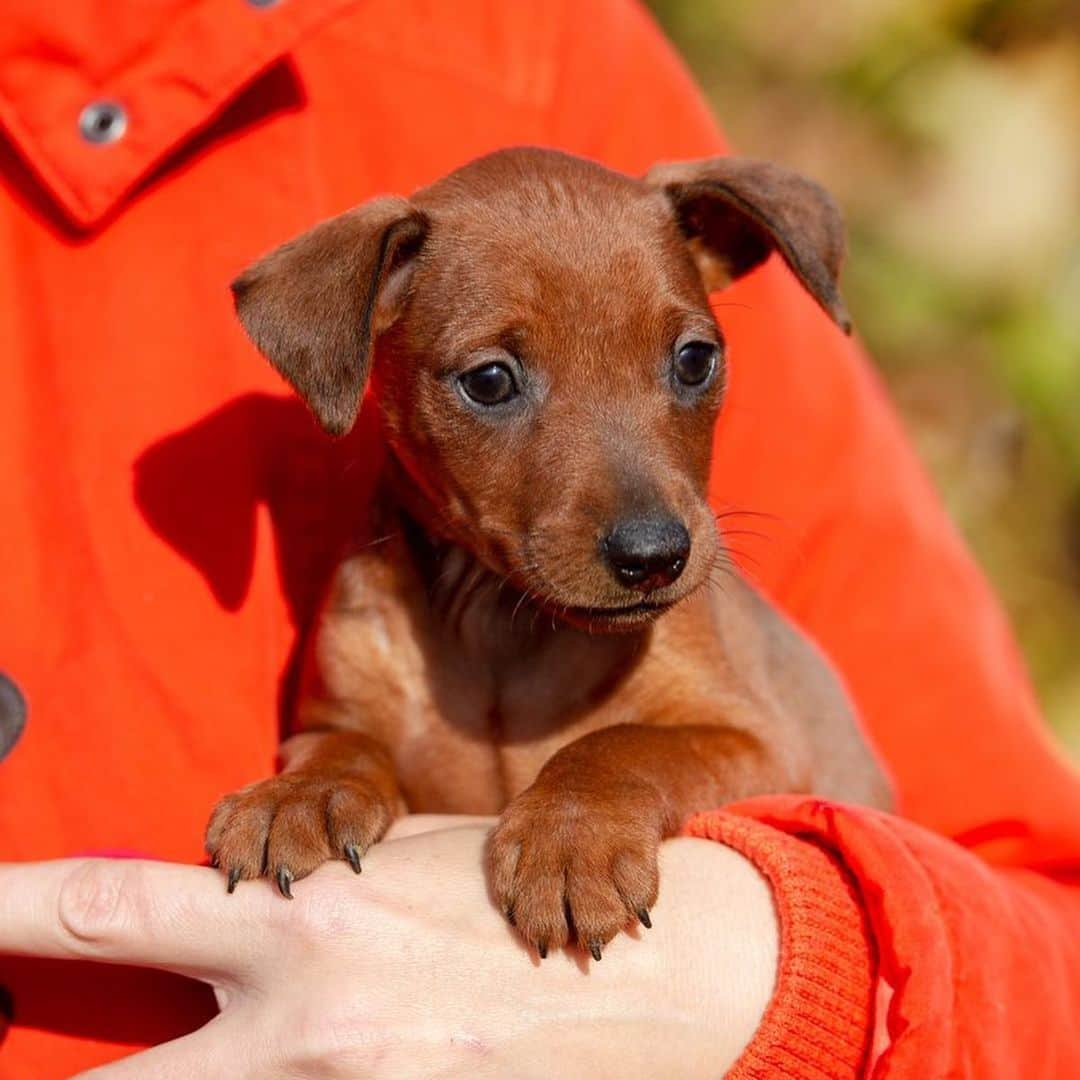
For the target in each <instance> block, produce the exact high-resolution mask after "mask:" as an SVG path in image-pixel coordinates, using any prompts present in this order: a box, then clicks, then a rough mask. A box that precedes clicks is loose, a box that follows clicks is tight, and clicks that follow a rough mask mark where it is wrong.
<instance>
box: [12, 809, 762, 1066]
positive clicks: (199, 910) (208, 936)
mask: <svg viewBox="0 0 1080 1080" xmlns="http://www.w3.org/2000/svg"><path fill="white" fill-rule="evenodd" d="M491 824H492V821H491V819H483V818H452V817H436V816H430V815H429V816H421V815H415V816H413V817H408V818H404V819H402V820H401V821H399V822H397V823H396V824H395V826H394V827H393V828H392V829H391V831H390V833H389V836H388V839H387V840H386V841H384V842H383V843H381V844H378V845H376V846H375V847H374V848H372V850H371V852H370V853H369V855H368V857H367V859H366V861H365V864H364V873H363V875H362V877H361V878H359V879H357V878H356V877H355V876H354V875H353V874H352V873H351V872H350V871H349V869H348V867H346V866H345V865H344V864H343V863H340V862H338V863H327V864H326V865H324V866H323V867H321V868H320V869H319V870H318V871H316V872H315V873H314V874H313V875H312V877H311V878H310V879H309V880H308V881H307V882H306V883H305V884H306V888H305V889H303V890H302V891H298V893H297V896H296V899H295V900H294V901H293V902H292V903H283V902H282V900H281V898H280V897H279V896H278V895H277V894H276V893H275V892H274V891H273V889H272V887H271V886H270V884H269V883H268V882H260V883H257V884H255V885H251V886H248V887H247V888H245V889H243V890H240V891H238V893H237V894H236V895H235V896H231V897H230V896H227V895H226V893H225V890H224V888H223V886H222V881H221V876H220V874H218V873H217V872H215V871H213V870H210V869H206V868H203V867H191V866H181V865H176V864H169V863H154V862H145V861H136V860H103V859H74V860H62V861H56V862H44V863H26V864H7V865H2V866H0V952H6V953H14V954H20V955H30V956H41V957H59V958H87V959H94V960H99V961H108V962H115V963H126V964H137V965H141V966H149V967H156V968H161V969H163V970H167V971H174V972H178V973H180V974H183V975H188V976H190V977H193V978H196V979H200V980H202V981H204V982H206V983H208V984H209V985H210V986H211V987H213V990H214V993H215V995H216V997H217V1000H218V1003H219V1005H220V1006H221V1012H220V1014H219V1015H218V1016H217V1017H216V1018H215V1019H214V1020H212V1021H211V1022H210V1023H209V1024H207V1025H206V1026H205V1027H203V1028H201V1029H200V1030H199V1031H196V1032H194V1033H192V1034H190V1035H188V1036H185V1037H184V1038H181V1039H178V1040H176V1041H174V1042H171V1043H167V1044H164V1045H162V1046H158V1047H155V1048H153V1049H151V1050H147V1051H144V1052H142V1053H140V1054H136V1055H134V1056H132V1057H129V1058H126V1059H124V1060H122V1061H119V1062H116V1063H114V1064H111V1065H108V1066H105V1067H102V1068H99V1069H95V1070H93V1071H91V1072H89V1073H84V1074H83V1076H84V1078H86V1077H93V1078H95V1080H127V1078H129V1077H130V1078H135V1077H139V1078H150V1080H173V1078H176V1080H180V1078H182V1077H183V1078H187V1077H191V1076H200V1077H202V1078H204V1080H215V1078H217V1077H221V1078H223V1080H224V1078H226V1077H227V1078H229V1080H245V1078H248V1077H250V1078H255V1077H258V1078H267V1080H274V1078H282V1080H284V1078H286V1077H288V1078H296V1077H348V1078H352V1077H365V1078H366V1077H375V1078H377V1077H388V1078H389V1077H393V1078H394V1080H401V1078H410V1077H425V1078H427V1077H459V1076H460V1077H466V1076H467V1077H500V1078H502V1077H515V1078H517V1077H522V1078H528V1077H537V1078H539V1077H548V1076H550V1075H552V1071H551V1070H552V1064H553V1062H554V1061H557V1062H558V1068H559V1076H560V1077H565V1078H570V1080H572V1078H575V1077H583V1078H584V1077H588V1078H590V1080H592V1078H595V1077H596V1076H614V1075H618V1076H622V1077H652V1076H665V1077H676V1078H678V1077H687V1078H690V1077H715V1076H719V1075H722V1074H723V1073H724V1072H725V1071H726V1070H727V1069H728V1068H729V1067H730V1066H731V1065H732V1064H733V1063H734V1061H735V1060H736V1058H737V1057H738V1056H739V1054H740V1053H741V1052H742V1050H743V1049H744V1048H745V1047H746V1045H747V1043H748V1042H749V1041H750V1038H751V1037H752V1035H753V1033H754V1031H755V1030H756V1028H757V1026H758V1024H759V1023H760V1021H761V1017H762V1015H763V1014H764V1011H765V1008H766V1005H767V1004H768V1001H769V999H770V997H771V995H772V992H773V987H774V983H775V977H776V967H777V957H778V936H779V934H778V926H777V921H776V915H775V911H774V907H773V902H772V896H771V893H770V891H769V887H768V885H767V884H766V882H765V881H764V879H763V878H762V877H761V875H760V874H759V873H758V871H757V870H756V869H755V868H754V867H753V866H752V864H751V863H749V862H748V861H747V860H746V859H744V858H743V857H742V856H741V855H739V854H737V853H736V852H734V851H733V850H731V849H730V848H727V847H724V846H723V845H721V844H715V843H711V842H708V841H704V840H694V839H689V838H679V839H674V840H669V841H667V842H666V843H665V844H664V845H663V846H662V847H661V852H660V863H661V879H662V881H663V887H662V889H661V893H660V898H659V901H658V902H657V904H656V907H655V908H654V910H653V920H652V921H653V929H652V930H648V931H646V930H644V929H639V931H638V932H635V933H631V934H628V935H621V936H620V937H618V938H616V939H615V940H614V941H612V943H611V945H610V947H609V949H608V950H607V951H605V953H604V959H603V963H600V964H596V963H586V962H584V961H583V960H582V958H581V955H580V953H579V952H578V951H576V950H565V951H560V952H555V953H553V954H551V955H550V956H549V957H548V959H547V960H545V961H544V962H543V963H539V962H538V961H537V960H536V958H535V956H534V955H532V954H530V953H529V952H528V951H527V950H526V949H525V948H524V947H523V946H522V944H521V943H520V941H519V939H517V938H516V937H515V936H514V934H513V933H512V932H511V930H510V929H509V928H508V927H507V925H506V923H505V922H504V921H503V919H502V917H501V915H500V913H499V912H498V911H496V909H495V908H494V907H493V906H492V904H491V903H490V900H489V898H488V896H487V893H486V886H485V883H484V876H483V874H482V873H481V872H480V867H481V865H482V859H483V846H484V841H485V838H486V836H487V832H488V830H489V828H490V826H491Z"/></svg>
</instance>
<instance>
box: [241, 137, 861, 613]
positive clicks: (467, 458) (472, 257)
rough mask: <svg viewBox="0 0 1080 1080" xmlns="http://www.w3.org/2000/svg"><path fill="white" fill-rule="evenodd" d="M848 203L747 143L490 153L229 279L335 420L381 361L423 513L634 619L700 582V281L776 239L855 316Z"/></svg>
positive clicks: (707, 404) (561, 593) (561, 609)
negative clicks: (715, 152) (749, 155)
mask: <svg viewBox="0 0 1080 1080" xmlns="http://www.w3.org/2000/svg"><path fill="white" fill-rule="evenodd" d="M842 249H843V232H842V227H841V222H840V217H839V214H838V212H837V210H836V207H835V206H834V204H833V202H832V200H831V199H830V198H829V197H828V195H827V194H826V193H825V192H824V191H822V189H821V188H819V187H818V186H817V185H815V184H813V183H811V182H810V181H808V180H805V179H803V178H801V177H799V176H796V175H794V174H792V173H790V172H787V171H785V170H783V169H780V168H778V167H776V166H773V165H768V164H765V163H761V162H755V161H748V160H743V159H737V158H715V159H711V160H707V161H697V162H687V163H680V164H672V165H661V166H658V167H656V168H654V169H653V170H652V171H651V172H650V173H649V174H648V175H647V176H646V177H645V178H644V179H633V178H630V177H627V176H623V175H620V174H618V173H614V172H611V171H609V170H607V169H604V168H601V167H600V166H598V165H595V164H592V163H590V162H587V161H583V160H579V159H577V158H573V157H569V156H567V155H565V154H560V153H556V152H554V151H545V150H535V149H516V150H506V151H501V152H499V153H495V154H491V155H489V156H487V157H484V158H480V159H479V160H477V161H474V162H472V163H470V164H468V165H466V166H464V167H463V168H461V169H458V170H457V171H456V172H453V173H451V174H450V175H449V176H447V177H445V178H444V179H442V180H440V181H438V182H437V183H435V184H433V185H432V186H431V187H428V188H425V189H423V190H422V191H420V192H418V193H417V194H416V195H414V196H413V197H412V199H410V200H406V199H402V198H396V197H384V198H378V199H375V200H373V201H371V202H368V203H365V204H364V205H362V206H360V207H357V208H356V209H354V210H350V211H348V212H347V213H345V214H342V215H341V216H340V217H337V218H334V219H332V220H330V221H327V222H324V223H323V224H321V225H318V226H316V227H315V228H314V229H312V230H311V231H310V232H307V233H305V234H304V235H302V236H300V237H298V238H297V239H295V240H293V241H291V242H290V243H288V244H285V245H284V246H283V247H281V248H279V249H277V250H276V251H274V252H272V253H271V254H270V255H268V256H266V257H265V258H263V259H262V260H261V261H259V262H257V263H256V264H255V265H253V266H252V267H250V268H249V269H248V270H247V271H245V272H244V273H243V274H242V275H241V276H240V277H239V278H238V279H237V280H236V282H235V283H234V284H233V291H234V295H235V298H236V306H237V311H238V313H239V316H240V319H241V321H242V322H243V324H244V326H245V327H246V328H247V331H248V333H249V334H250V335H251V337H252V339H253V340H254V342H255V344H256V345H257V346H258V347H259V349H260V350H261V351H262V352H263V353H264V354H265V355H266V356H267V357H268V358H269V359H270V361H271V362H272V363H273V364H274V366H275V367H276V368H277V369H278V370H279V371H280V372H281V373H282V374H283V375H284V376H285V377H286V378H287V379H288V380H289V381H290V382H291V383H292V384H293V386H294V387H295V388H296V390H297V391H298V392H299V394H300V395H301V396H302V397H303V398H304V399H305V400H306V401H307V403H308V404H309V405H310V407H311V409H312V411H313V412H314V413H315V416H316V417H317V418H318V420H319V422H320V423H321V424H322V425H323V427H324V428H326V430H327V431H329V432H331V433H332V434H342V433H344V432H345V431H347V430H348V429H349V428H350V427H351V426H352V424H353V422H354V420H355V418H356V414H357V410H358V408H359V405H360V400H361V397H362V394H363V391H364V388H365V385H366V384H367V382H368V379H369V377H370V378H371V379H372V381H373V384H374V387H375V390H376V393H377V397H378V400H379V403H380V407H381V409H382V411H383V415H384V418H385V422H386V429H387V433H388V438H389V441H390V445H391V447H392V448H393V451H394V452H395V454H396V456H397V457H398V459H399V460H400V462H401V463H402V464H403V466H404V467H405V468H406V470H407V471H408V472H409V474H410V475H411V477H412V480H413V481H414V483H415V485H416V486H417V488H418V489H419V490H420V491H421V492H422V493H423V495H424V497H425V498H426V500H427V501H428V502H429V503H430V504H431V506H432V508H433V510H434V513H433V514H432V515H431V520H433V521H436V522H438V523H439V525H438V527H439V528H440V529H441V530H442V531H444V532H445V534H446V535H447V536H448V537H450V538H452V539H454V540H456V541H458V542H460V543H463V544H465V545H467V546H468V547H469V548H471V549H472V550H473V551H474V552H475V553H476V554H477V555H478V556H479V557H480V558H481V559H483V560H484V561H485V562H486V563H487V564H488V565H489V566H490V567H491V568H492V569H493V570H494V571H495V572H496V573H499V574H502V575H505V576H507V577H509V578H511V579H512V580H513V581H514V582H515V583H516V584H517V585H518V586H520V587H521V588H522V589H524V590H526V591H527V592H528V593H529V594H530V595H531V596H533V597H534V598H535V599H536V600H537V601H538V602H539V603H541V604H543V605H545V606H547V607H549V608H551V609H552V610H554V611H556V612H558V613H559V614H561V615H562V616H563V617H564V618H566V619H568V620H570V621H572V622H575V623H578V624H588V625H590V626H597V627H605V628H610V629H625V628H629V627H632V626H635V625H637V624H640V623H641V622H643V621H645V620H648V619H649V618H651V617H652V616H654V615H655V614H656V613H658V612H660V611H662V610H664V609H665V608H667V607H669V606H670V605H671V604H673V603H675V602H676V601H678V600H679V599H681V598H683V597H684V596H686V595H687V594H688V593H689V592H691V591H692V590H693V589H694V588H695V587H696V586H697V585H699V584H701V583H702V582H703V581H704V580H705V579H706V577H707V576H708V574H709V572H710V570H711V569H712V566H713V563H714V561H715V559H716V557H717V554H718V539H717V535H716V528H715V523H714V518H713V515H712V513H711V511H710V510H709V508H708V505H707V504H706V501H705V489H706V481H707V476H708V470H709V460H710V452H711V447H712V429H713V423H714V420H715V417H716V412H717V409H718V408H719V405H720V400H721V397H722V395H723V389H724V372H725V366H724V340H723V336H722V334H721V332H720V329H719V327H718V326H717V324H716V322H715V320H714V318H713V316H712V313H711V311H710V309H709V305H708V302H707V299H706V295H707V293H708V292H710V291H712V290H714V289H718V288H721V287H722V286H724V285H726V284H728V283H729V282H731V281H733V280H735V279H736V278H738V277H741V276H742V275H743V274H745V273H747V272H748V271H749V270H751V269H753V267H755V266H757V265H758V264H759V263H760V262H762V261H763V260H764V259H765V258H766V257H767V256H768V254H769V253H770V252H772V251H777V252H779V254H780V255H781V256H782V257H783V258H784V260H785V261H786V262H787V263H788V265H789V266H790V267H791V269H792V270H793V271H794V272H795V274H796V275H797V276H798V278H799V279H800V280H801V282H802V283H803V285H804V286H805V287H806V289H807V290H808V291H809V292H810V293H811V294H812V295H813V297H814V298H815V299H816V300H817V301H818V303H819V304H820V305H821V306H822V307H823V308H824V309H825V310H826V311H827V312H828V313H829V314H830V315H831V316H832V318H833V319H834V320H835V321H836V322H837V323H839V324H840V325H841V326H842V327H844V328H845V329H847V325H848V324H847V315H846V313H845V312H844V308H843V305H842V303H841V301H840V298H839V295H838V293H837V290H836V278H837V274H838V271H839V265H840V259H841V256H842Z"/></svg>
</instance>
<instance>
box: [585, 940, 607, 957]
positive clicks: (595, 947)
mask: <svg viewBox="0 0 1080 1080" xmlns="http://www.w3.org/2000/svg"><path fill="white" fill-rule="evenodd" d="M589 952H591V953H592V958H593V959H594V960H602V959H603V958H604V954H603V952H602V951H601V948H600V942H599V941H590V942H589Z"/></svg>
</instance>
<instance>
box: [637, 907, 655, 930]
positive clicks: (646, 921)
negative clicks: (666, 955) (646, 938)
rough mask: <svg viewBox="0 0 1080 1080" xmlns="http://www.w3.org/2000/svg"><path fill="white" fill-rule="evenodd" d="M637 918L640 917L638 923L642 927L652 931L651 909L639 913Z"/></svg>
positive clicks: (644, 909)
mask: <svg viewBox="0 0 1080 1080" xmlns="http://www.w3.org/2000/svg"><path fill="white" fill-rule="evenodd" d="M637 917H638V921H639V922H640V923H641V925H642V926H644V927H645V929H646V930H651V929H652V919H650V918H649V909H648V908H642V909H641V910H640V911H639V912H638V913H637Z"/></svg>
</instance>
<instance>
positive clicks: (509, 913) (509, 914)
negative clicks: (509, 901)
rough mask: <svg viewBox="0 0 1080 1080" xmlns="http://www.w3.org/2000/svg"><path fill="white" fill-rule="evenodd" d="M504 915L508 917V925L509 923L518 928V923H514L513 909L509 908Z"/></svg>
mask: <svg viewBox="0 0 1080 1080" xmlns="http://www.w3.org/2000/svg"><path fill="white" fill-rule="evenodd" d="M503 915H505V916H506V921H507V922H508V923H509V924H510V925H511V926H517V923H516V922H515V921H514V909H513V908H512V907H508V908H507V909H506V910H505V911H504V912H503Z"/></svg>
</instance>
